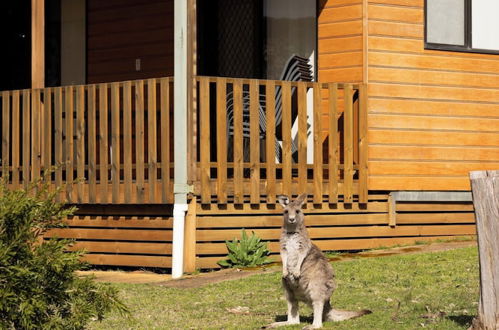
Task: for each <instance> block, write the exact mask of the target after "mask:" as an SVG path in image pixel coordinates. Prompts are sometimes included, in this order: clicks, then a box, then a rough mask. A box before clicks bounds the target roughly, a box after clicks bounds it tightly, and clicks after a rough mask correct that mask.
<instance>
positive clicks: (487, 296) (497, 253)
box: [470, 171, 499, 330]
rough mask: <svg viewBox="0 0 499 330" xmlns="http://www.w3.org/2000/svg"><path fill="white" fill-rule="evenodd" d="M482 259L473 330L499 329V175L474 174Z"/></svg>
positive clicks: (482, 172) (489, 173)
mask: <svg viewBox="0 0 499 330" xmlns="http://www.w3.org/2000/svg"><path fill="white" fill-rule="evenodd" d="M470 180H471V188H472V191H473V205H474V207H475V219H476V226H477V235H478V250H479V254H480V255H479V258H480V301H479V304H478V317H477V318H476V319H475V320H474V321H473V324H472V325H471V327H470V329H473V330H497V329H499V171H474V172H470Z"/></svg>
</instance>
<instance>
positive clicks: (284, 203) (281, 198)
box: [277, 195, 289, 207]
mask: <svg viewBox="0 0 499 330" xmlns="http://www.w3.org/2000/svg"><path fill="white" fill-rule="evenodd" d="M277 201H278V202H279V204H281V206H282V207H286V206H288V204H289V198H288V196H286V195H277Z"/></svg>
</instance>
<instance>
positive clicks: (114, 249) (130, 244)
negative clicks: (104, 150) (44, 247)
mask: <svg viewBox="0 0 499 330" xmlns="http://www.w3.org/2000/svg"><path fill="white" fill-rule="evenodd" d="M172 211H173V206H172V205H171V204H169V205H81V206H80V209H79V210H78V211H77V212H76V214H75V215H74V216H72V217H70V218H68V219H67V220H66V224H67V227H66V228H60V229H53V230H51V231H49V232H48V233H47V234H46V235H45V237H46V238H49V237H57V238H69V239H74V240H75V243H74V244H72V245H71V246H70V248H69V249H70V250H72V251H76V250H84V251H86V254H85V255H84V260H85V261H87V262H89V263H90V264H92V265H105V266H127V267H148V268H170V267H171V255H172V236H173V230H172V226H173V217H172Z"/></svg>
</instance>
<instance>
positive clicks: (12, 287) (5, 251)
mask: <svg viewBox="0 0 499 330" xmlns="http://www.w3.org/2000/svg"><path fill="white" fill-rule="evenodd" d="M56 193H57V192H49V191H48V188H47V186H46V185H42V184H41V183H37V184H36V185H33V186H31V187H30V188H28V189H26V190H15V191H12V190H8V189H7V188H6V185H5V184H0V328H1V329H49V328H50V329H83V328H85V325H86V324H87V323H88V322H89V321H90V320H91V319H102V318H103V316H104V314H105V313H107V312H108V311H110V310H111V309H114V308H117V309H118V310H119V311H121V312H123V313H126V307H125V306H124V305H123V304H122V303H121V302H120V301H119V299H118V298H117V291H115V289H113V288H111V287H110V286H108V285H104V284H99V283H95V282H94V281H93V279H91V278H80V277H78V276H77V275H76V274H75V271H76V270H79V269H81V268H82V267H83V266H84V263H82V262H81V261H80V257H81V255H82V253H81V252H67V250H66V249H67V247H68V244H70V243H71V241H69V240H58V239H50V240H43V238H42V237H41V235H43V234H44V233H45V232H46V231H47V230H49V229H50V228H54V227H61V226H63V219H64V218H65V217H66V216H68V215H70V214H71V213H72V212H73V211H74V210H75V209H74V208H65V207H64V205H62V204H59V203H56V202H55V196H56Z"/></svg>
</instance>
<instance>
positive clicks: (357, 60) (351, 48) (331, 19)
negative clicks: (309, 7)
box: [318, 0, 363, 82]
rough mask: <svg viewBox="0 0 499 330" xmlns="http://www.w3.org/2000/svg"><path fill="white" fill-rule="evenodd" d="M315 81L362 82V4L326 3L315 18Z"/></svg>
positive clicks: (353, 1)
mask: <svg viewBox="0 0 499 330" xmlns="http://www.w3.org/2000/svg"><path fill="white" fill-rule="evenodd" d="M318 29H319V31H318V48H319V49H318V53H319V55H318V57H319V66H318V67H319V81H322V82H360V81H362V63H363V55H362V49H363V48H362V31H363V29H362V0H351V1H345V0H328V1H324V3H323V6H321V7H320V8H319V17H318Z"/></svg>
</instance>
